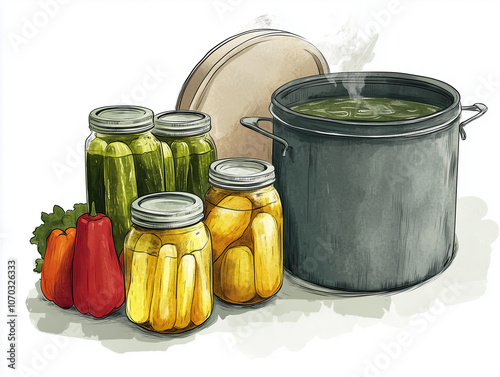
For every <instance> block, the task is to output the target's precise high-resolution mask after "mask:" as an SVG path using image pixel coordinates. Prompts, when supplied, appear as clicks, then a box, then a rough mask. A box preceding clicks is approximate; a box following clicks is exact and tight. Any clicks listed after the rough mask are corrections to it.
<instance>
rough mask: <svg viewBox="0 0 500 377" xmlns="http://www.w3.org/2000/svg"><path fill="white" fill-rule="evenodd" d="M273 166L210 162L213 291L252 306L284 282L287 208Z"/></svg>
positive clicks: (242, 161) (245, 161) (254, 161)
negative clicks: (284, 232)
mask: <svg viewBox="0 0 500 377" xmlns="http://www.w3.org/2000/svg"><path fill="white" fill-rule="evenodd" d="M274 180H275V175H274V167H273V166H272V165H271V164H270V163H268V162H266V161H262V160H257V159H249V158H230V159H223V160H218V161H215V162H214V163H212V164H211V165H210V172H209V181H210V184H211V186H210V189H209V190H208V192H207V194H206V196H205V204H204V208H205V224H206V225H207V226H208V228H209V229H210V233H211V235H212V249H213V257H212V259H213V271H214V293H215V295H216V296H217V297H219V298H220V299H222V300H224V301H227V302H231V303H235V304H253V303H256V302H260V301H263V300H265V299H267V298H269V297H271V296H272V295H274V294H275V293H276V292H278V291H279V289H280V287H281V285H282V283H283V212H282V208H281V201H280V197H279V195H278V192H277V191H276V189H275V188H274V186H273V182H274Z"/></svg>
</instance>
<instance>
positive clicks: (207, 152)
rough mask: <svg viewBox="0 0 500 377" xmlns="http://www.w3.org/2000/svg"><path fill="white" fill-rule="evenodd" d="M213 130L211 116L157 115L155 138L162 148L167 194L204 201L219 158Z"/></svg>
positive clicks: (187, 112)
mask: <svg viewBox="0 0 500 377" xmlns="http://www.w3.org/2000/svg"><path fill="white" fill-rule="evenodd" d="M211 127H212V126H211V121H210V116H209V115H208V114H205V113H202V112H198V111H191V110H178V111H165V112H162V113H159V114H156V115H155V127H154V129H153V134H154V135H155V136H156V137H157V138H158V139H159V140H160V141H161V144H162V151H163V159H164V168H165V177H166V180H165V184H166V187H165V191H183V192H190V193H192V194H195V195H198V196H199V197H200V198H202V199H203V197H204V196H205V193H206V192H207V190H208V188H209V186H210V185H209V183H208V168H209V167H210V164H211V163H212V162H214V161H215V159H216V157H217V151H216V148H215V143H214V140H213V139H212V137H211V136H210V133H209V131H210V129H211Z"/></svg>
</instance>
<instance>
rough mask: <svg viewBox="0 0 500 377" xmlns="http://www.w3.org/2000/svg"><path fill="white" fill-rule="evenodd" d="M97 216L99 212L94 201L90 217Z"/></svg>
mask: <svg viewBox="0 0 500 377" xmlns="http://www.w3.org/2000/svg"><path fill="white" fill-rule="evenodd" d="M96 216H97V212H96V210H95V202H92V207H91V210H90V217H96Z"/></svg>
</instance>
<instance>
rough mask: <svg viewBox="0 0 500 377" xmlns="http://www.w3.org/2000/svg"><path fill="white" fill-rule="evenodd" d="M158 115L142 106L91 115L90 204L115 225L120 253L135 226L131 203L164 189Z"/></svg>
mask: <svg viewBox="0 0 500 377" xmlns="http://www.w3.org/2000/svg"><path fill="white" fill-rule="evenodd" d="M153 127H154V123H153V112H152V111H151V110H149V109H147V108H145V107H140V106H124V105H120V106H106V107H100V108H97V109H95V110H93V111H92V112H91V113H90V115H89V128H90V130H91V134H90V136H89V137H88V138H87V140H86V143H85V149H86V151H85V169H86V186H87V203H88V205H89V206H91V205H92V203H95V209H96V211H97V212H101V213H104V214H106V215H107V216H108V217H109V218H110V220H111V222H112V224H113V239H114V244H115V248H116V252H117V253H118V254H120V253H121V251H122V250H123V240H124V237H125V234H126V233H127V232H128V230H129V228H130V226H131V225H132V223H131V221H130V204H131V203H132V201H133V200H135V199H136V198H137V197H139V196H142V195H146V194H150V193H153V192H158V191H164V187H165V182H164V171H163V161H162V153H161V144H160V142H159V141H158V140H157V139H156V138H155V137H154V136H153V134H152V133H151V130H152V129H153Z"/></svg>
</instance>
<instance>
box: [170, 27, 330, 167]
mask: <svg viewBox="0 0 500 377" xmlns="http://www.w3.org/2000/svg"><path fill="white" fill-rule="evenodd" d="M324 73H328V63H327V62H326V59H325V58H324V57H323V55H322V54H321V52H320V51H319V50H318V49H317V48H316V47H315V46H313V45H312V44H311V43H309V42H307V41H306V40H305V39H303V38H301V37H299V36H297V35H295V34H292V33H289V32H286V31H282V30H272V29H259V30H251V31H247V32H244V33H241V34H238V35H235V36H233V37H231V38H229V39H226V40H225V41H223V42H222V43H220V44H219V45H217V46H215V47H214V48H213V49H212V50H210V51H209V52H208V53H207V55H205V57H204V58H203V59H202V60H201V61H200V62H199V63H198V64H197V65H196V67H195V68H194V69H193V71H192V72H191V74H190V75H189V77H188V78H187V80H186V82H185V83H184V85H183V87H182V89H181V92H180V94H179V98H178V101H177V105H176V108H177V109H178V110H195V111H201V112H204V113H207V114H208V115H210V117H211V118H212V130H211V132H210V134H211V135H212V137H213V138H214V140H215V144H216V146H217V155H218V158H228V157H250V158H258V159H263V160H265V161H269V162H271V160H272V140H271V139H269V138H267V137H265V136H263V135H260V134H258V133H256V132H254V131H251V130H249V129H247V128H245V127H243V126H241V125H240V119H241V118H242V117H246V116H258V117H269V118H270V117H271V114H270V113H269V105H270V103H271V95H272V94H273V92H274V91H275V90H276V89H277V88H279V87H280V86H282V85H283V84H285V83H287V82H289V81H292V80H295V79H297V78H300V77H306V76H313V75H318V74H324ZM262 127H263V128H265V129H267V130H269V131H271V130H272V125H271V124H262Z"/></svg>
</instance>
